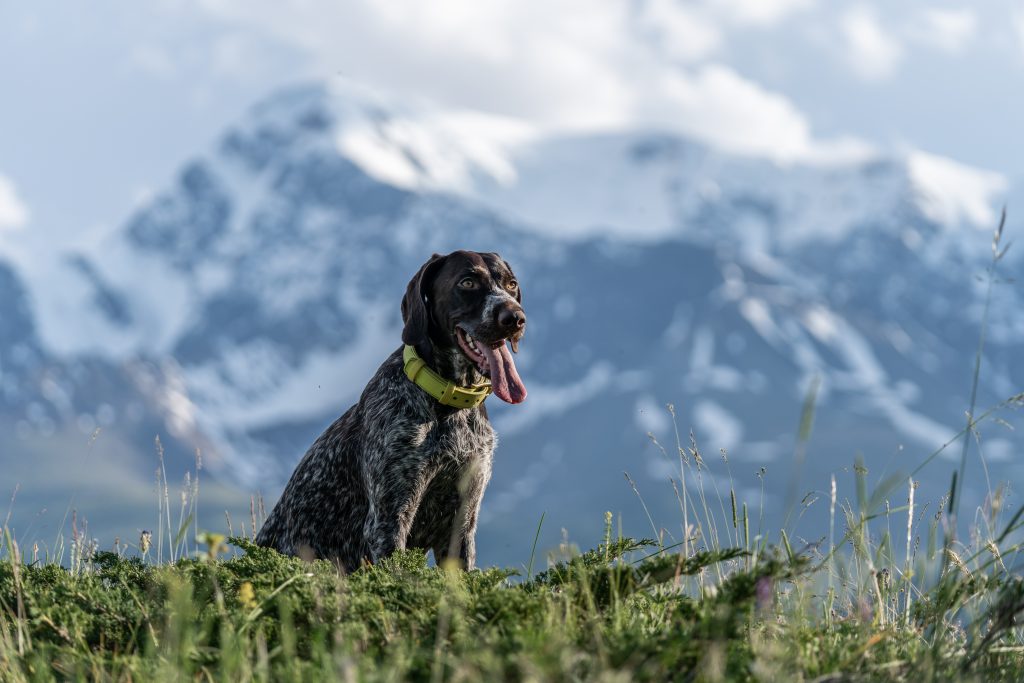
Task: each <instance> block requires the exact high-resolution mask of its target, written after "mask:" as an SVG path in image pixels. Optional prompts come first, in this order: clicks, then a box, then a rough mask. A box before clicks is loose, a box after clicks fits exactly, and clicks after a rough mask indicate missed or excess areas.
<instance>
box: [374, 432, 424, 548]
mask: <svg viewBox="0 0 1024 683" xmlns="http://www.w3.org/2000/svg"><path fill="white" fill-rule="evenodd" d="M382 464H383V465H384V466H383V467H381V468H380V469H379V471H377V472H376V473H375V475H374V476H373V477H372V478H371V481H372V485H371V486H370V490H369V492H368V493H369V509H368V510H367V515H366V523H365V524H364V526H363V537H364V539H365V540H366V548H367V554H368V557H367V559H368V560H369V561H371V562H378V561H379V560H381V559H382V558H385V557H387V556H388V555H390V554H391V553H393V552H395V551H396V550H405V546H406V542H407V541H408V539H409V532H410V531H411V529H412V523H413V519H415V517H416V511H417V510H419V507H420V503H421V502H422V500H423V494H424V493H425V492H426V489H427V485H428V484H429V483H430V478H431V472H430V470H429V468H428V467H427V463H426V462H425V461H424V460H423V459H422V458H420V457H419V453H417V452H416V451H415V450H414V451H411V452H410V451H404V452H402V451H398V452H396V451H391V452H390V453H389V454H388V457H387V460H386V461H382Z"/></svg>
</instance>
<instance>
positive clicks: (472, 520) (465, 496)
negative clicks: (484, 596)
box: [434, 458, 491, 570]
mask: <svg viewBox="0 0 1024 683" xmlns="http://www.w3.org/2000/svg"><path fill="white" fill-rule="evenodd" d="M490 478H491V463H490V459H489V458H479V459H477V460H472V461H470V463H469V464H468V465H467V467H466V469H465V470H464V471H463V472H462V476H461V477H460V479H459V509H458V512H457V513H456V514H455V517H454V519H453V520H452V525H451V529H450V531H449V534H448V538H447V539H445V541H446V542H445V543H442V544H441V546H440V547H435V548H434V558H435V560H437V563H438V564H441V563H443V562H444V560H445V559H446V558H449V557H458V558H459V563H460V564H461V565H462V568H463V569H467V570H468V569H473V568H474V567H475V566H476V523H477V517H478V516H479V514H480V503H481V501H482V500H483V497H484V489H485V488H487V482H488V481H490Z"/></svg>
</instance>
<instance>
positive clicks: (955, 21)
mask: <svg viewBox="0 0 1024 683" xmlns="http://www.w3.org/2000/svg"><path fill="white" fill-rule="evenodd" d="M919 22H920V24H919V27H918V28H917V29H916V30H915V31H914V35H915V37H917V38H918V40H920V41H921V42H923V43H927V44H930V45H932V46H934V47H936V48H938V49H940V50H942V51H944V52H949V53H954V54H955V53H959V52H962V51H963V49H964V48H965V47H966V46H967V44H968V43H969V42H970V41H971V40H973V39H974V36H975V35H976V34H977V31H978V15H977V14H976V13H975V12H974V10H972V9H970V8H966V7H965V8H963V9H927V10H925V11H923V12H922V13H921V15H920V18H919Z"/></svg>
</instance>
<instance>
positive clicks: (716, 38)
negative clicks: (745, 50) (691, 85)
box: [638, 0, 722, 62]
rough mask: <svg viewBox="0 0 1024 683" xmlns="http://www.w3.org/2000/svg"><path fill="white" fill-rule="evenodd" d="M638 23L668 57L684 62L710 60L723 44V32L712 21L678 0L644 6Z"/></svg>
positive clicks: (652, 1)
mask: <svg viewBox="0 0 1024 683" xmlns="http://www.w3.org/2000/svg"><path fill="white" fill-rule="evenodd" d="M638 23H639V25H640V27H641V28H642V29H644V30H646V31H649V32H650V34H651V38H652V40H653V41H654V43H655V45H656V46H657V47H658V48H660V49H661V50H662V51H663V52H664V53H665V54H666V55H667V56H669V57H670V58H673V59H678V60H680V61H683V62H693V61H696V60H698V59H701V58H704V57H707V56H708V55H710V54H711V53H713V52H714V51H715V50H716V49H717V48H718V47H719V46H720V45H721V43H722V32H721V31H720V30H719V28H718V26H717V25H716V23H715V22H714V21H713V20H712V19H711V18H709V17H708V16H707V15H706V14H704V13H702V12H699V11H697V10H696V9H695V8H694V7H693V6H691V5H683V4H681V3H679V2H676V1H675V0H649V1H648V2H646V3H644V4H643V5H642V9H641V10H640V11H639V13H638Z"/></svg>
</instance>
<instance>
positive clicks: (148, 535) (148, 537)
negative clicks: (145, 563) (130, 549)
mask: <svg viewBox="0 0 1024 683" xmlns="http://www.w3.org/2000/svg"><path fill="white" fill-rule="evenodd" d="M152 545H153V534H152V532H150V531H146V530H145V529H143V530H142V533H141V534H139V550H140V551H142V554H143V555H145V554H146V553H148V552H149V548H150V546H152Z"/></svg>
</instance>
